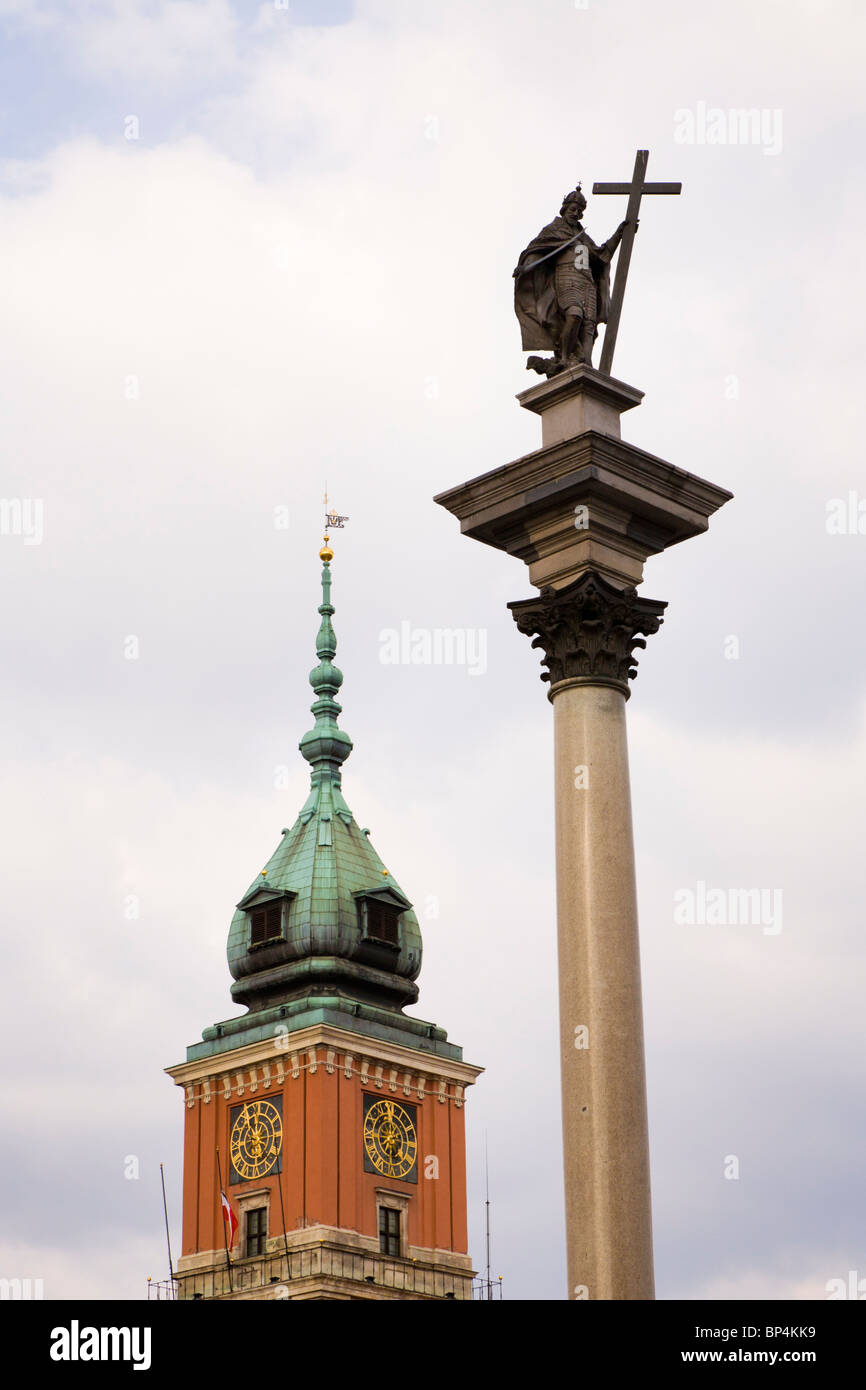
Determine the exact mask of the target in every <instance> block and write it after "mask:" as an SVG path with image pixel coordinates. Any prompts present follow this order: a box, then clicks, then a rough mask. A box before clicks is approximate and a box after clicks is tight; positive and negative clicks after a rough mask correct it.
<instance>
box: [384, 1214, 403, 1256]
mask: <svg viewBox="0 0 866 1390" xmlns="http://www.w3.org/2000/svg"><path fill="white" fill-rule="evenodd" d="M379 1249H380V1250H381V1252H382V1254H383V1255H399V1254H400V1213H399V1211H395V1210H394V1208H393V1207H380V1208H379Z"/></svg>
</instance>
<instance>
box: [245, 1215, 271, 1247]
mask: <svg viewBox="0 0 866 1390" xmlns="http://www.w3.org/2000/svg"><path fill="white" fill-rule="evenodd" d="M267 1238H268V1209H267V1207H252V1208H251V1209H250V1210H249V1211H248V1212H247V1250H246V1253H247V1255H248V1256H249V1255H263V1254H264V1253H265V1241H266V1240H267Z"/></svg>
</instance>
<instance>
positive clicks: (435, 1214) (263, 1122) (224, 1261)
mask: <svg viewBox="0 0 866 1390" xmlns="http://www.w3.org/2000/svg"><path fill="white" fill-rule="evenodd" d="M319 554H320V559H321V560H322V562H323V564H322V603H321V605H320V607H319V613H320V615H321V624H320V626H319V631H318V637H317V642H316V653H317V656H318V658H319V662H318V665H317V666H316V667H315V669H314V670H313V671H312V672H311V674H310V684H311V685H312V687H313V690H314V692H315V700H314V702H313V705H312V713H313V714H314V715H315V724H314V726H313V728H312V729H311V730H310V731H309V733H307V734H305V735H304V737H303V738H302V739H301V742H300V745H299V746H300V751H301V753H302V754H303V756H304V758H306V760H307V762H308V763H309V764H310V767H311V778H310V783H311V785H310V794H309V796H308V797H307V800H306V801H305V803H304V805H303V806H302V808H301V811H300V813H299V815H298V818H297V820H296V821H295V823H294V825H293V826H291V828H289V829H286V830H284V831H283V832H282V838H281V840H280V843H279V845H278V846H277V848H276V850H275V851H274V853H273V854H272V855H271V857H270V859H269V860H268V862H267V864H266V866H265V868H264V869H263V870H262V872H261V873H260V874H259V875H258V876H257V877H256V878H255V879H254V881H253V882H252V883H251V884H250V886H249V887H248V888H247V890H246V892H245V893H244V894H243V896H242V897H241V899H240V901H239V902H238V904H237V907H236V910H235V913H234V917H233V918H232V923H231V927H230V929H229V936H228V963H229V969H230V971H231V974H232V976H233V978H234V984H233V985H232V989H231V994H232V999H233V1001H234V1002H235V1003H236V1004H239V1005H245V1006H246V1010H247V1012H246V1013H244V1014H242V1015H241V1016H240V1017H237V1018H232V1019H228V1020H227V1021H225V1022H223V1023H216V1024H214V1025H213V1026H212V1027H210V1028H206V1029H205V1031H204V1033H203V1035H202V1041H201V1042H199V1043H194V1044H193V1045H192V1046H191V1047H189V1048H188V1049H187V1060H186V1061H185V1062H183V1063H181V1064H180V1065H178V1066H175V1067H169V1068H168V1074H169V1076H171V1077H172V1079H173V1080H174V1082H175V1084H176V1085H177V1086H178V1087H179V1088H180V1090H181V1093H182V1095H183V1099H184V1118H185V1132H184V1179H183V1253H182V1255H181V1258H180V1260H179V1261H178V1266H177V1270H176V1277H177V1281H178V1291H179V1296H180V1298H182V1299H193V1298H205V1299H211V1298H217V1299H232V1298H235V1299H273V1298H283V1299H311V1298H312V1299H322V1298H324V1299H394V1298H397V1299H438V1298H452V1299H468V1298H471V1297H472V1278H473V1269H472V1262H471V1260H470V1259H469V1256H468V1253H467V1229H466V1151H465V1130H464V1124H465V1114H466V1109H465V1106H466V1094H467V1089H468V1087H469V1086H471V1085H472V1083H473V1082H474V1081H475V1078H476V1077H477V1076H478V1075H479V1072H480V1070H481V1069H480V1068H479V1067H475V1066H470V1065H469V1064H468V1063H466V1062H464V1061H463V1054H462V1050H461V1049H460V1048H459V1047H457V1046H455V1044H454V1043H451V1042H449V1041H448V1038H447V1034H446V1033H445V1032H444V1030H443V1029H441V1028H438V1027H437V1026H436V1025H435V1024H432V1023H425V1022H423V1021H422V1020H421V1019H418V1018H414V1017H412V1016H410V1015H409V1014H406V1013H404V1012H403V1010H404V1008H405V1007H406V1006H407V1005H412V1004H414V1003H415V1001H416V1000H417V998H418V987H417V985H416V983H415V981H416V979H417V977H418V974H419V972H420V969H421V932H420V929H419V926H418V919H417V916H416V914H415V912H414V910H413V908H412V904H411V902H410V901H409V899H408V898H407V897H406V895H405V893H404V892H403V890H402V888H401V887H400V885H399V884H398V883H397V881H396V880H395V878H394V877H393V875H392V873H391V871H390V869H389V868H388V867H387V865H386V864H385V863H383V861H382V860H381V859H380V858H379V856H378V854H377V853H376V851H375V849H374V848H373V845H372V844H371V842H370V838H369V832H368V831H367V830H365V829H361V828H360V827H359V825H358V824H357V822H356V820H355V817H354V816H353V814H352V812H351V810H350V809H349V807H348V805H347V803H346V801H345V800H344V797H343V792H342V765H343V763H344V762H345V760H346V759H347V758H348V756H349V754H350V753H351V751H352V741H351V739H350V738H349V736H348V734H346V733H345V732H344V731H343V730H342V729H341V728H340V727H339V726H338V723H337V718H338V716H339V714H340V713H341V706H340V705H339V704H338V703H337V700H336V698H335V697H336V694H337V692H338V690H339V688H340V686H341V684H342V681H343V676H342V672H341V671H340V670H339V669H338V667H337V666H335V665H334V664H333V663H334V657H335V655H336V649H337V643H336V637H335V635H334V629H333V626H332V624H331V618H332V616H333V613H334V608H333V606H332V604H331V592H330V591H331V568H330V565H331V561H332V559H333V552H332V550H331V549H330V545H329V542H328V537H327V536H326V537H325V544H324V547H323V549H322V550H321V551H320V552H319Z"/></svg>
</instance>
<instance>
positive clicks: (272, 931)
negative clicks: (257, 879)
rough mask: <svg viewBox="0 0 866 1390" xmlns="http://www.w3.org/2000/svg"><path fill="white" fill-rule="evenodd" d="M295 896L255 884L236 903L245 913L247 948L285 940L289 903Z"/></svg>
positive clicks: (254, 948) (251, 948) (253, 948)
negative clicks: (247, 926)
mask: <svg viewBox="0 0 866 1390" xmlns="http://www.w3.org/2000/svg"><path fill="white" fill-rule="evenodd" d="M296 896H297V895H296V894H295V893H288V892H285V891H275V890H274V889H270V888H262V887H259V886H258V885H257V886H256V887H255V888H254V889H253V890H252V892H251V893H248V894H247V896H246V897H245V898H243V899H242V900H241V901H240V902H239V903H238V907H239V908H240V909H241V910H242V911H243V912H245V913H246V917H247V923H248V925H249V939H248V943H247V944H248V947H249V950H251V951H253V950H256V949H257V948H258V947H260V946H271V945H273V944H274V943H275V942H277V941H285V939H286V917H287V913H288V910H289V904H290V903H291V901H292V899H293V898H295V897H296Z"/></svg>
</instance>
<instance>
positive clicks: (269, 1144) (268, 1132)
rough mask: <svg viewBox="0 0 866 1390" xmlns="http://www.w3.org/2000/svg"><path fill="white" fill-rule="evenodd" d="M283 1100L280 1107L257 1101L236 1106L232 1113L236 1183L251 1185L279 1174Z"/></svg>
mask: <svg viewBox="0 0 866 1390" xmlns="http://www.w3.org/2000/svg"><path fill="white" fill-rule="evenodd" d="M281 1110H282V1097H280V1098H279V1099H278V1101H277V1104H272V1102H271V1101H269V1100H253V1101H250V1102H249V1104H248V1105H236V1106H235V1107H234V1108H233V1110H232V1129H231V1137H230V1139H229V1152H230V1153H231V1161H232V1172H231V1181H232V1182H248V1181H249V1180H250V1178H264V1177H267V1175H268V1173H272V1172H274V1171H275V1170H276V1171H279V1169H278V1167H277V1165H278V1163H279V1159H280V1154H281V1153H282V1148H283V1120H282V1115H281V1114H280V1111H281Z"/></svg>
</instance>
